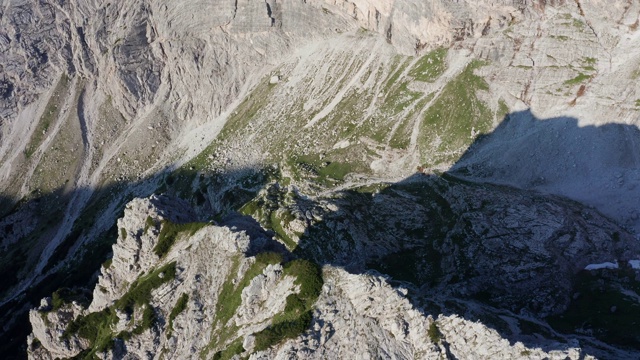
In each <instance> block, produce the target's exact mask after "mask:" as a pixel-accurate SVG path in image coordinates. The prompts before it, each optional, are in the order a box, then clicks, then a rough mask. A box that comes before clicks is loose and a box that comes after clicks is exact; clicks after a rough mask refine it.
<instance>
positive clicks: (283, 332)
mask: <svg viewBox="0 0 640 360" xmlns="http://www.w3.org/2000/svg"><path fill="white" fill-rule="evenodd" d="M311 319H312V316H311V311H305V312H304V313H303V314H301V315H300V316H299V317H298V318H296V319H294V320H291V321H283V322H279V323H276V324H273V325H271V326H269V327H267V328H266V329H264V330H262V331H259V332H257V333H255V334H254V336H255V338H256V345H255V350H256V351H262V350H266V349H268V348H270V347H271V346H273V345H275V344H278V343H279V342H281V341H282V340H285V339H293V338H296V337H297V336H298V335H300V334H302V333H303V332H304V331H305V330H306V329H307V328H309V326H311Z"/></svg>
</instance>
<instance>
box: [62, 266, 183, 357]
mask: <svg viewBox="0 0 640 360" xmlns="http://www.w3.org/2000/svg"><path fill="white" fill-rule="evenodd" d="M175 273H176V263H175V262H173V263H170V264H167V265H165V266H163V267H161V268H160V269H158V270H155V271H153V272H151V273H150V274H149V275H147V276H142V277H140V278H138V279H137V280H136V281H135V282H134V283H133V284H132V285H131V287H130V288H129V291H127V293H125V294H124V295H123V296H122V297H121V298H120V299H119V300H118V301H116V303H115V304H114V305H113V306H110V307H108V308H106V309H104V310H102V311H98V312H93V313H89V314H87V315H85V316H82V315H81V316H79V317H77V318H76V319H74V320H73V321H71V322H70V323H69V325H68V326H67V328H66V329H65V331H64V333H63V335H62V339H69V338H70V337H71V336H72V335H78V336H79V337H81V338H83V339H86V340H89V342H90V347H89V348H88V349H87V350H85V351H83V352H82V353H81V354H80V355H78V356H77V357H76V358H78V359H93V358H95V356H96V354H98V353H102V352H104V351H106V350H108V349H111V348H112V347H113V345H114V338H123V339H129V338H130V337H131V336H132V334H137V335H139V334H142V333H143V332H144V331H145V330H147V329H149V328H151V327H152V326H154V324H155V323H156V321H157V317H156V314H155V311H154V309H153V307H152V306H151V305H150V304H149V301H150V300H151V291H152V290H153V289H156V288H158V287H159V286H160V285H162V284H164V283H166V282H169V281H171V280H173V279H174V278H175ZM136 306H137V307H138V308H142V307H143V306H144V310H143V313H142V320H141V322H140V324H138V326H136V327H135V328H134V329H133V331H132V332H126V331H125V332H121V333H119V334H114V332H113V326H114V325H115V324H116V323H117V322H118V316H117V314H116V311H117V310H121V311H126V312H128V313H129V314H133V311H134V307H136Z"/></svg>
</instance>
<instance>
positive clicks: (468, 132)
mask: <svg viewBox="0 0 640 360" xmlns="http://www.w3.org/2000/svg"><path fill="white" fill-rule="evenodd" d="M484 65H485V63H484V62H481V61H477V60H474V61H472V62H471V63H470V64H469V65H468V66H467V67H466V68H465V69H464V71H463V72H462V73H460V74H459V75H458V76H456V77H455V78H454V79H453V80H451V81H450V82H449V83H448V84H447V85H445V87H444V88H443V90H442V92H441V93H440V96H439V97H438V98H437V99H436V100H434V102H433V103H432V105H431V107H429V109H428V110H427V111H426V112H425V115H424V119H423V121H422V124H421V126H420V134H419V137H418V145H419V146H420V148H421V150H422V156H423V158H425V159H426V163H427V164H429V165H435V164H438V163H442V162H447V161H455V160H457V159H458V158H459V157H460V155H462V152H463V151H464V150H466V149H467V148H468V146H469V145H470V144H471V143H472V142H473V141H474V140H475V136H477V135H479V134H482V133H486V132H488V131H489V130H490V129H491V124H492V119H493V114H492V112H491V111H490V109H489V108H488V107H487V105H486V104H485V103H484V102H483V101H482V100H480V98H479V97H478V96H477V93H478V92H480V91H485V90H488V89H489V85H488V84H487V82H486V81H485V80H484V79H483V78H482V77H480V76H477V75H475V74H474V70H475V69H477V68H479V67H481V66H484ZM474 133H475V136H473V134H474Z"/></svg>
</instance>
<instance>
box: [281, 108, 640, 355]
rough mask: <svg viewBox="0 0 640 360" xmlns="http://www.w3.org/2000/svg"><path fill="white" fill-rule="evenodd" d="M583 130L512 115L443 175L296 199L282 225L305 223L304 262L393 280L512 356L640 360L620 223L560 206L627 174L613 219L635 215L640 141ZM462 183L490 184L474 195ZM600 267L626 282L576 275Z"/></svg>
mask: <svg viewBox="0 0 640 360" xmlns="http://www.w3.org/2000/svg"><path fill="white" fill-rule="evenodd" d="M578 124H579V122H578V120H577V119H573V118H566V117H563V118H554V119H547V120H540V119H536V118H535V117H533V115H532V114H531V113H530V112H528V111H525V112H520V113H512V114H510V115H508V116H507V117H505V119H504V121H503V123H502V124H501V125H500V126H498V128H497V129H496V130H495V131H494V132H492V133H491V134H488V135H484V136H481V137H480V138H478V140H477V141H476V142H474V144H473V145H472V146H471V147H470V148H469V149H468V150H467V152H466V153H465V154H464V156H463V157H462V160H461V161H460V162H459V163H458V164H456V165H454V166H453V167H452V171H451V172H446V173H444V174H442V175H427V174H422V173H418V174H415V175H413V176H410V177H409V178H407V179H404V180H402V181H400V182H397V183H393V184H384V185H380V186H363V187H360V188H354V189H350V190H346V191H341V192H339V193H337V194H333V195H331V196H329V197H326V198H322V199H319V200H320V201H317V200H316V201H313V200H309V199H307V198H302V197H301V198H299V199H298V200H297V202H296V204H294V205H293V206H291V207H289V208H287V209H283V210H281V212H280V214H288V213H290V214H293V215H295V216H296V217H301V218H304V219H305V220H306V221H307V222H308V225H309V226H308V227H307V230H306V231H305V233H304V234H302V235H301V237H300V239H301V240H300V242H299V246H298V248H297V249H296V251H295V253H296V254H297V255H298V256H302V257H307V258H312V259H314V260H315V261H316V262H318V263H320V264H331V265H334V266H342V267H344V268H345V269H346V270H348V271H349V272H351V273H356V274H357V273H364V272H369V273H370V272H371V271H374V273H375V272H379V273H382V274H385V275H388V278H387V282H388V283H389V284H391V285H392V286H397V287H403V288H407V289H408V298H409V299H410V300H411V301H412V303H413V304H414V306H415V307H416V308H417V309H419V310H421V311H423V312H424V313H425V314H431V315H433V316H434V317H437V315H438V314H441V313H442V314H457V315H459V316H461V317H464V318H466V319H468V320H471V321H477V320H480V321H481V322H483V323H484V324H486V325H487V326H489V327H491V328H493V329H495V330H496V331H498V333H500V335H501V336H502V337H503V338H506V339H508V340H510V342H511V343H512V344H514V343H516V342H518V341H519V342H522V343H524V344H525V345H527V346H529V347H538V348H542V349H543V350H545V351H551V350H567V349H569V348H573V347H575V346H576V342H575V341H576V340H577V341H578V343H580V346H584V347H587V349H588V350H587V352H589V351H591V350H593V351H596V353H595V354H596V355H598V356H603V357H607V356H612V354H608V353H607V351H616V350H613V349H612V348H611V347H610V346H609V345H608V344H610V345H614V346H621V347H622V348H624V349H628V350H629V351H631V352H636V351H639V350H640V331H638V330H637V327H636V324H637V323H640V315H638V312H637V306H638V304H637V301H636V300H634V299H632V297H636V298H638V294H640V292H638V290H640V282H638V281H637V280H636V278H637V277H639V275H638V272H637V271H635V270H633V269H631V267H630V265H629V263H628V260H631V259H638V258H639V257H638V255H639V254H640V251H639V250H640V244H639V243H638V241H637V240H636V239H635V238H634V236H633V235H632V234H631V233H630V232H629V231H628V230H626V229H625V228H623V227H622V226H620V225H619V224H618V223H617V222H616V221H615V220H612V219H610V218H608V217H607V216H605V215H603V214H602V213H601V212H600V211H598V210H596V209H594V208H593V207H590V206H585V205H583V204H582V203H579V202H577V201H574V200H571V199H568V198H566V197H564V196H559V195H565V196H569V195H574V196H577V195H584V196H590V198H591V199H600V200H601V201H607V198H606V197H602V196H599V194H598V193H597V191H598V189H599V187H598V186H599V185H602V184H603V182H604V181H608V179H607V178H606V175H608V174H609V173H610V172H614V173H615V172H617V171H622V172H624V174H625V175H624V176H625V180H626V181H627V182H626V183H625V184H624V185H625V187H620V188H619V190H618V192H617V193H616V196H615V197H611V198H609V199H610V200H611V201H612V202H614V204H613V205H616V202H618V201H620V200H621V199H624V200H629V199H630V201H633V200H634V199H635V198H636V197H637V196H638V192H632V190H633V189H634V188H635V186H637V185H640V178H633V177H631V176H630V174H634V173H637V171H638V167H636V164H637V162H636V159H637V157H636V156H635V155H638V156H640V154H637V153H636V154H629V153H628V150H629V149H633V148H634V146H635V144H636V142H640V131H639V130H638V129H637V128H636V127H634V126H625V125H615V124H609V125H604V126H601V127H592V126H588V127H579V126H578ZM521 138H523V139H521ZM519 144H520V145H519ZM594 144H595V145H594ZM511 147H514V148H511ZM585 147H586V148H588V149H589V150H585V149H584V148H585ZM493 149H499V151H500V152H501V153H500V154H499V155H500V156H497V155H496V158H495V159H491V156H490V155H487V154H493V152H492V151H491V150H493ZM599 149H600V150H602V151H603V152H604V153H603V154H599ZM496 151H498V150H496ZM532 159H533V160H532ZM574 165H575V166H574ZM553 166H558V168H551V169H550V168H549V167H553ZM510 169H513V171H514V172H516V173H517V176H516V175H514V174H512V173H510V172H509V171H510ZM470 174H474V175H475V174H489V175H487V176H486V179H485V181H484V182H472V181H469V180H467V179H469V178H472V177H471V176H469V175H470ZM603 174H604V175H605V180H603V179H602V178H601V176H602V175H603ZM463 175H466V177H464V176H463ZM478 176H479V175H478ZM510 176H511V178H517V179H518V180H520V181H522V182H523V181H524V180H525V179H526V178H527V176H532V177H533V178H532V179H531V180H530V182H529V183H526V184H525V185H527V184H529V185H530V186H523V188H524V189H522V188H517V187H514V186H508V185H505V184H500V181H499V180H500V179H502V178H506V179H509V178H510ZM615 178H616V177H615V176H614V179H615ZM494 179H496V181H495V182H496V183H495V184H492V182H493V181H492V180H494ZM504 182H505V183H508V181H504ZM531 184H533V185H531ZM536 184H541V185H540V186H536ZM557 184H559V185H558V186H556V185H557ZM579 184H592V185H594V186H591V187H588V186H587V187H584V188H579V187H577V186H578V185H579ZM543 185H548V186H547V187H545V186H543ZM560 185H562V186H560ZM554 186H556V187H554ZM573 186H576V188H573ZM532 188H533V189H534V190H540V191H532V190H531V189H532ZM558 189H560V190H558ZM565 189H572V190H573V192H563V191H564V190H565ZM542 190H547V191H546V192H545V191H542ZM554 193H556V194H559V195H556V194H554ZM604 195H605V196H609V193H608V192H605V194H604ZM323 202H325V203H328V204H330V205H326V204H325V205H321V203H323ZM638 203H640V202H637V203H636V206H637V204H638ZM599 205H602V206H603V209H605V210H606V209H610V208H609V207H607V206H606V205H607V204H606V203H599ZM629 205H630V203H629ZM296 214H298V215H296ZM300 214H311V216H309V215H307V216H303V215H300ZM290 217H291V215H285V216H282V218H283V219H282V220H281V222H286V221H287V220H286V218H290ZM314 218H316V219H319V218H321V219H322V220H319V221H318V220H313V219H314ZM607 261H618V262H619V264H620V269H619V270H606V269H604V270H597V271H585V270H584V268H585V266H586V265H588V264H594V263H603V262H607ZM621 289H623V290H621ZM625 292H626V294H627V295H628V296H625V295H623V293H625ZM630 294H631V295H630ZM545 322H548V323H549V324H551V325H552V326H553V327H550V326H548V325H547V324H546V323H545ZM562 333H566V334H569V335H566V336H565V335H562ZM584 335H593V336H594V337H595V338H597V339H599V340H601V341H602V342H600V341H598V340H595V341H590V340H588V339H587V337H585V336H584ZM545 339H546V340H545ZM445 341H446V339H445ZM607 354H608V355H607ZM637 354H640V353H637ZM617 356H619V354H618V355H617Z"/></svg>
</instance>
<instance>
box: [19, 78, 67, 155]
mask: <svg viewBox="0 0 640 360" xmlns="http://www.w3.org/2000/svg"><path fill="white" fill-rule="evenodd" d="M69 83H70V79H69V77H68V76H67V75H66V74H63V75H62V77H61V78H60V80H59V81H58V84H56V88H55V90H54V91H53V94H52V95H51V98H50V99H49V102H48V103H47V106H46V107H45V109H44V113H43V114H42V116H41V117H40V121H38V125H37V126H36V129H35V130H34V132H33V135H32V136H31V139H30V140H29V144H28V145H27V146H26V147H25V150H24V154H25V156H26V157H27V158H30V157H31V156H32V155H33V153H35V151H36V150H37V149H38V146H40V144H42V141H43V140H44V139H45V138H46V137H47V135H48V132H49V129H50V128H51V125H52V124H53V122H54V121H55V120H56V119H57V118H58V115H60V110H61V107H62V104H63V103H64V96H65V95H66V94H67V92H68V90H69V85H70V84H69Z"/></svg>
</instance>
